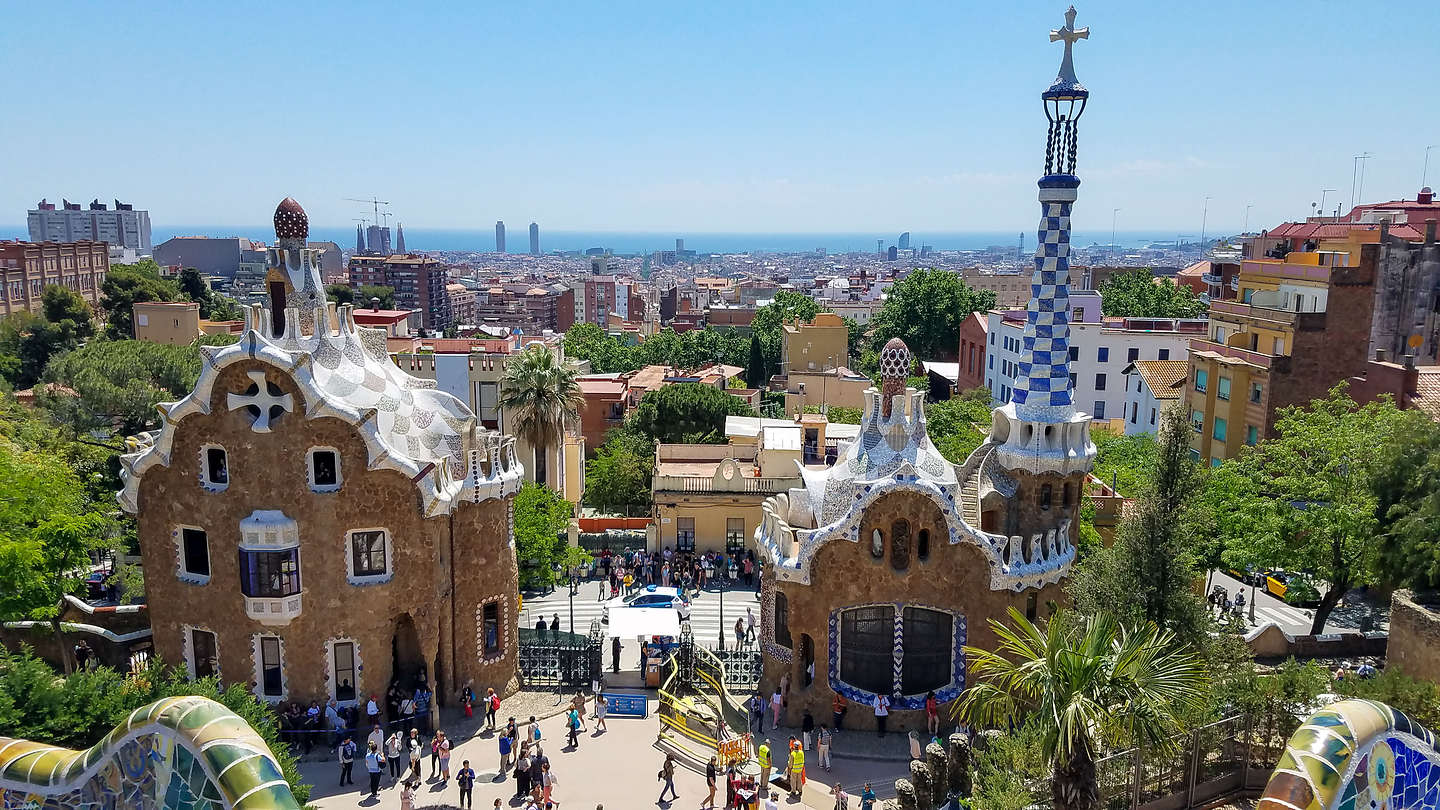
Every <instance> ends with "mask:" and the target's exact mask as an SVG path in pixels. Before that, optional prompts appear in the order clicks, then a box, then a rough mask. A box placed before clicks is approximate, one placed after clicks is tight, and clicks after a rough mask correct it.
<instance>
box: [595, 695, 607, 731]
mask: <svg viewBox="0 0 1440 810" xmlns="http://www.w3.org/2000/svg"><path fill="white" fill-rule="evenodd" d="M605 711H606V708H605V694H604V693H603V692H596V693H595V733H596V734H599V733H600V732H602V731H605V730H606V728H605Z"/></svg>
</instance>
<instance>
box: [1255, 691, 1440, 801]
mask: <svg viewBox="0 0 1440 810" xmlns="http://www.w3.org/2000/svg"><path fill="white" fill-rule="evenodd" d="M1437 807H1440V755H1437V754H1436V753H1435V736H1434V735H1433V734H1431V733H1430V731H1429V730H1427V729H1426V728H1424V727H1423V726H1421V725H1420V724H1419V723H1416V722H1415V721H1414V720H1411V719H1410V718H1409V717H1407V716H1406V715H1405V714H1404V713H1403V712H1399V711H1396V710H1395V709H1392V708H1390V707H1389V706H1387V705H1385V704H1384V703H1377V702H1375V701H1371V700H1343V701H1340V702H1339V703H1333V704H1331V705H1329V706H1327V707H1325V708H1323V709H1321V710H1320V711H1317V712H1315V713H1314V714H1312V715H1311V716H1310V718H1309V719H1308V720H1306V721H1305V724H1304V725H1302V726H1301V727H1300V728H1299V730H1297V731H1296V732H1295V733H1294V734H1293V735H1292V736H1291V737H1290V741H1289V742H1288V743H1286V745H1285V753H1284V755H1283V756H1282V757H1281V758H1280V763H1279V765H1277V766H1276V767H1275V773H1274V774H1273V775H1272V776H1271V777H1270V782H1269V784H1267V785H1266V786H1265V794H1264V796H1263V797H1262V798H1261V799H1260V803H1259V805H1257V808H1256V810H1420V809H1421V808H1423V809H1424V810H1435V809H1436V808H1437Z"/></svg>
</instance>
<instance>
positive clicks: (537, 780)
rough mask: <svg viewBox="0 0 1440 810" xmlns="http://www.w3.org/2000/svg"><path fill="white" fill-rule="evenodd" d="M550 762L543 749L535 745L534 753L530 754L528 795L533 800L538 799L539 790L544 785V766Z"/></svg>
mask: <svg viewBox="0 0 1440 810" xmlns="http://www.w3.org/2000/svg"><path fill="white" fill-rule="evenodd" d="M549 764H550V758H549V757H547V756H545V751H544V749H542V748H541V747H540V746H538V745H537V746H535V753H534V754H532V755H531V756H530V795H532V796H534V797H535V801H537V802H538V801H540V795H541V791H542V790H543V789H544V787H545V768H546V766H548V765H549Z"/></svg>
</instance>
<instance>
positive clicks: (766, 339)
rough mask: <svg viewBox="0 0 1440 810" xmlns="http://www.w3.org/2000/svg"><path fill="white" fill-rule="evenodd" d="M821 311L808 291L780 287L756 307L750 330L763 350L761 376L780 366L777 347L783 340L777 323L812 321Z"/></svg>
mask: <svg viewBox="0 0 1440 810" xmlns="http://www.w3.org/2000/svg"><path fill="white" fill-rule="evenodd" d="M819 313H820V305H819V304H817V303H815V299H813V298H811V297H810V296H808V295H802V294H800V293H797V292H790V291H789V290H780V291H779V292H777V293H775V298H774V299H772V300H771V302H770V303H768V304H766V305H765V306H763V307H760V308H759V309H757V310H755V317H754V318H753V319H752V320H751V321H750V333H751V334H752V335H756V336H758V337H759V338H760V348H761V350H762V351H763V352H764V354H765V373H764V375H763V376H764V378H765V379H767V380H768V379H770V376H771V375H772V374H775V373H776V372H777V371H779V369H780V348H781V345H782V344H783V340H782V339H781V334H780V327H781V326H782V325H784V324H786V323H789V322H790V321H795V320H800V321H812V320H814V319H815V316H816V315H817V314H819Z"/></svg>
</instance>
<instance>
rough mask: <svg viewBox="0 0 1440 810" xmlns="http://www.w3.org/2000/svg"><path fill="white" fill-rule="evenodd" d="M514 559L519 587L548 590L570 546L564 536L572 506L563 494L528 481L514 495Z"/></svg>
mask: <svg viewBox="0 0 1440 810" xmlns="http://www.w3.org/2000/svg"><path fill="white" fill-rule="evenodd" d="M514 510H515V559H516V561H517V562H518V563H519V565H520V587H521V588H527V589H538V588H548V587H549V586H550V585H552V584H554V582H555V571H554V567H555V565H556V563H558V562H559V561H560V560H561V558H562V557H563V556H564V553H565V547H566V545H567V543H566V541H565V539H564V538H563V537H561V532H563V531H565V527H566V526H567V525H568V524H569V522H570V514H571V509H570V504H569V503H568V502H566V500H565V499H564V498H562V497H560V493H558V492H556V491H555V490H553V489H551V488H549V487H547V486H545V485H543V484H536V483H533V482H530V481H526V482H525V483H524V484H522V485H521V486H520V491H519V492H518V493H516V495H515V505H514Z"/></svg>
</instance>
